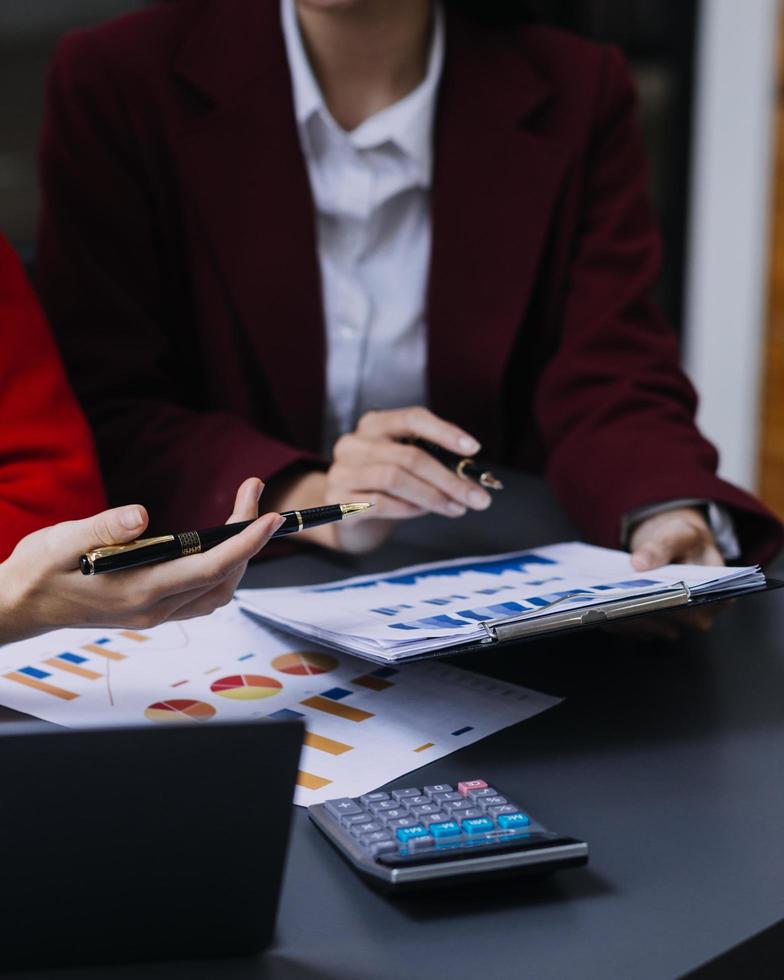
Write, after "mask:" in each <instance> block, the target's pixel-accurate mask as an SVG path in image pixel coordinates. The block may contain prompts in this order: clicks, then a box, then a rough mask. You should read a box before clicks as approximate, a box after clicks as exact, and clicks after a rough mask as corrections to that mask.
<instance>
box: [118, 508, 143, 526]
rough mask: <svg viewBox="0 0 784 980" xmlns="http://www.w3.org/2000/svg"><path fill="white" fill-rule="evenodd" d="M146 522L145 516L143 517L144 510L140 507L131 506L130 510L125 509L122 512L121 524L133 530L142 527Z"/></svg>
mask: <svg viewBox="0 0 784 980" xmlns="http://www.w3.org/2000/svg"><path fill="white" fill-rule="evenodd" d="M143 523H144V518H143V517H142V512H141V511H140V510H139V508H138V507H129V508H128V510H124V511H123V512H122V514H120V524H122V526H123V527H124V528H127V529H128V530H129V531H133V530H134V529H135V528H137V527H140V526H141V525H142V524H143Z"/></svg>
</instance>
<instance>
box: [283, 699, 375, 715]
mask: <svg viewBox="0 0 784 980" xmlns="http://www.w3.org/2000/svg"><path fill="white" fill-rule="evenodd" d="M300 704H304V705H305V707H306V708H314V709H315V710H316V711H323V712H324V713H325V714H328V715H335V716H336V717H337V718H344V719H345V720H346V721H367V719H368V718H372V717H373V712H372V711H363V710H362V709H361V708H352V707H351V705H350V704H341V703H340V701H332V700H330V699H329V698H325V697H322V696H321V695H320V694H314V695H313V697H312V698H306V699H305V700H304V701H301V702H300Z"/></svg>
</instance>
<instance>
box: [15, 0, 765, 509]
mask: <svg viewBox="0 0 784 980" xmlns="http://www.w3.org/2000/svg"><path fill="white" fill-rule="evenodd" d="M257 2H276V0H257ZM477 2H482V0H477ZM512 2H513V0H512ZM144 5H145V3H144V2H143V0H35V2H33V3H31V2H29V0H2V3H0V227H1V228H2V230H3V232H4V233H5V234H6V236H7V237H9V238H10V239H11V241H12V243H13V244H14V245H15V246H16V247H17V248H18V249H19V251H20V252H21V253H22V254H23V256H24V257H25V258H26V260H27V261H28V262H32V258H33V240H34V235H35V231H34V229H35V220H36V211H37V202H38V194H37V187H36V176H35V153H36V142H37V135H38V128H39V125H40V121H41V111H42V103H43V87H44V80H45V75H46V67H47V64H48V61H49V58H50V56H51V52H52V48H53V46H54V44H55V43H56V40H57V38H58V37H59V36H60V35H61V34H62V33H63V31H65V30H68V29H70V28H73V27H78V26H82V25H87V24H90V23H96V22H98V21H101V20H104V19H106V18H108V17H112V16H116V15H117V14H120V13H124V12H126V11H129V10H132V9H134V8H138V7H141V6H144ZM521 7H523V8H524V9H526V10H528V11H531V12H532V13H533V14H534V15H535V16H537V17H538V18H539V19H541V20H542V21H544V22H547V23H552V24H555V25H557V26H560V27H563V28H565V29H567V30H571V31H574V32H576V33H579V34H582V35H584V36H587V37H591V38H595V39H597V40H600V41H605V42H611V43H613V44H616V45H618V46H619V47H621V48H622V50H623V51H624V52H625V54H626V56H627V58H628V59H629V61H630V63H631V65H632V68H633V70H634V73H635V76H636V79H637V85H638V88H639V94H640V104H641V120H642V125H643V132H644V136H645V140H646V143H647V147H648V152H649V157H650V184H651V193H652V195H653V198H654V202H655V205H656V208H657V211H658V214H659V219H660V222H661V226H662V231H663V236H664V243H665V264H664V269H663V274H662V280H661V284H660V295H659V298H660V301H661V304H662V306H663V307H664V309H665V311H666V312H667V314H668V316H669V317H670V318H671V320H672V322H673V323H674V324H675V326H676V329H677V330H678V331H679V333H680V335H681V340H682V349H683V357H684V363H685V366H686V368H687V370H688V371H689V372H690V374H691V376H692V378H693V379H694V381H695V383H696V385H697V387H698V390H699V391H700V395H701V408H700V424H701V426H702V428H703V430H704V431H705V432H706V434H707V435H708V436H709V438H711V439H712V440H713V441H714V442H715V443H716V444H717V445H718V446H719V449H720V451H721V456H722V463H721V472H722V474H723V475H724V476H726V477H728V478H729V479H732V480H733V481H735V482H736V483H739V484H741V485H742V486H744V487H747V488H749V489H752V490H755V491H756V492H758V493H759V494H760V495H761V496H762V497H763V499H764V500H765V501H766V502H767V503H768V504H769V505H770V506H772V507H773V508H774V509H775V510H776V511H777V512H778V513H779V515H781V516H784V74H782V70H781V67H780V64H779V60H780V59H779V51H780V49H782V48H784V43H781V42H784V19H783V16H782V15H783V11H782V0H743V2H739V0H526V2H524V3H521Z"/></svg>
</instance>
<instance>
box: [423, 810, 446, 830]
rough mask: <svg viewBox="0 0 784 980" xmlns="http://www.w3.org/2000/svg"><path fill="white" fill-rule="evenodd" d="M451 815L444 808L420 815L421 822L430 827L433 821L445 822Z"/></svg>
mask: <svg viewBox="0 0 784 980" xmlns="http://www.w3.org/2000/svg"><path fill="white" fill-rule="evenodd" d="M448 819H449V817H448V816H447V814H446V813H444V811H443V810H438V811H437V812H436V813H423V814H422V815H421V816H420V817H419V822H420V823H421V824H424V825H425V826H426V827H429V826H430V824H431V823H445V822H446V821H447V820H448Z"/></svg>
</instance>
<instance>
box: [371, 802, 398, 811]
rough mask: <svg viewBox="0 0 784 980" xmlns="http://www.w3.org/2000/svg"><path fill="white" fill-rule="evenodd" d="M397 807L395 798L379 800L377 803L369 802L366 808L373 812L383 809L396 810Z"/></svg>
mask: <svg viewBox="0 0 784 980" xmlns="http://www.w3.org/2000/svg"><path fill="white" fill-rule="evenodd" d="M398 807H399V804H398V802H397V800H379V802H378V803H370V804H369V805H368V810H372V812H373V813H383V812H384V811H385V810H397V809H398Z"/></svg>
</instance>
